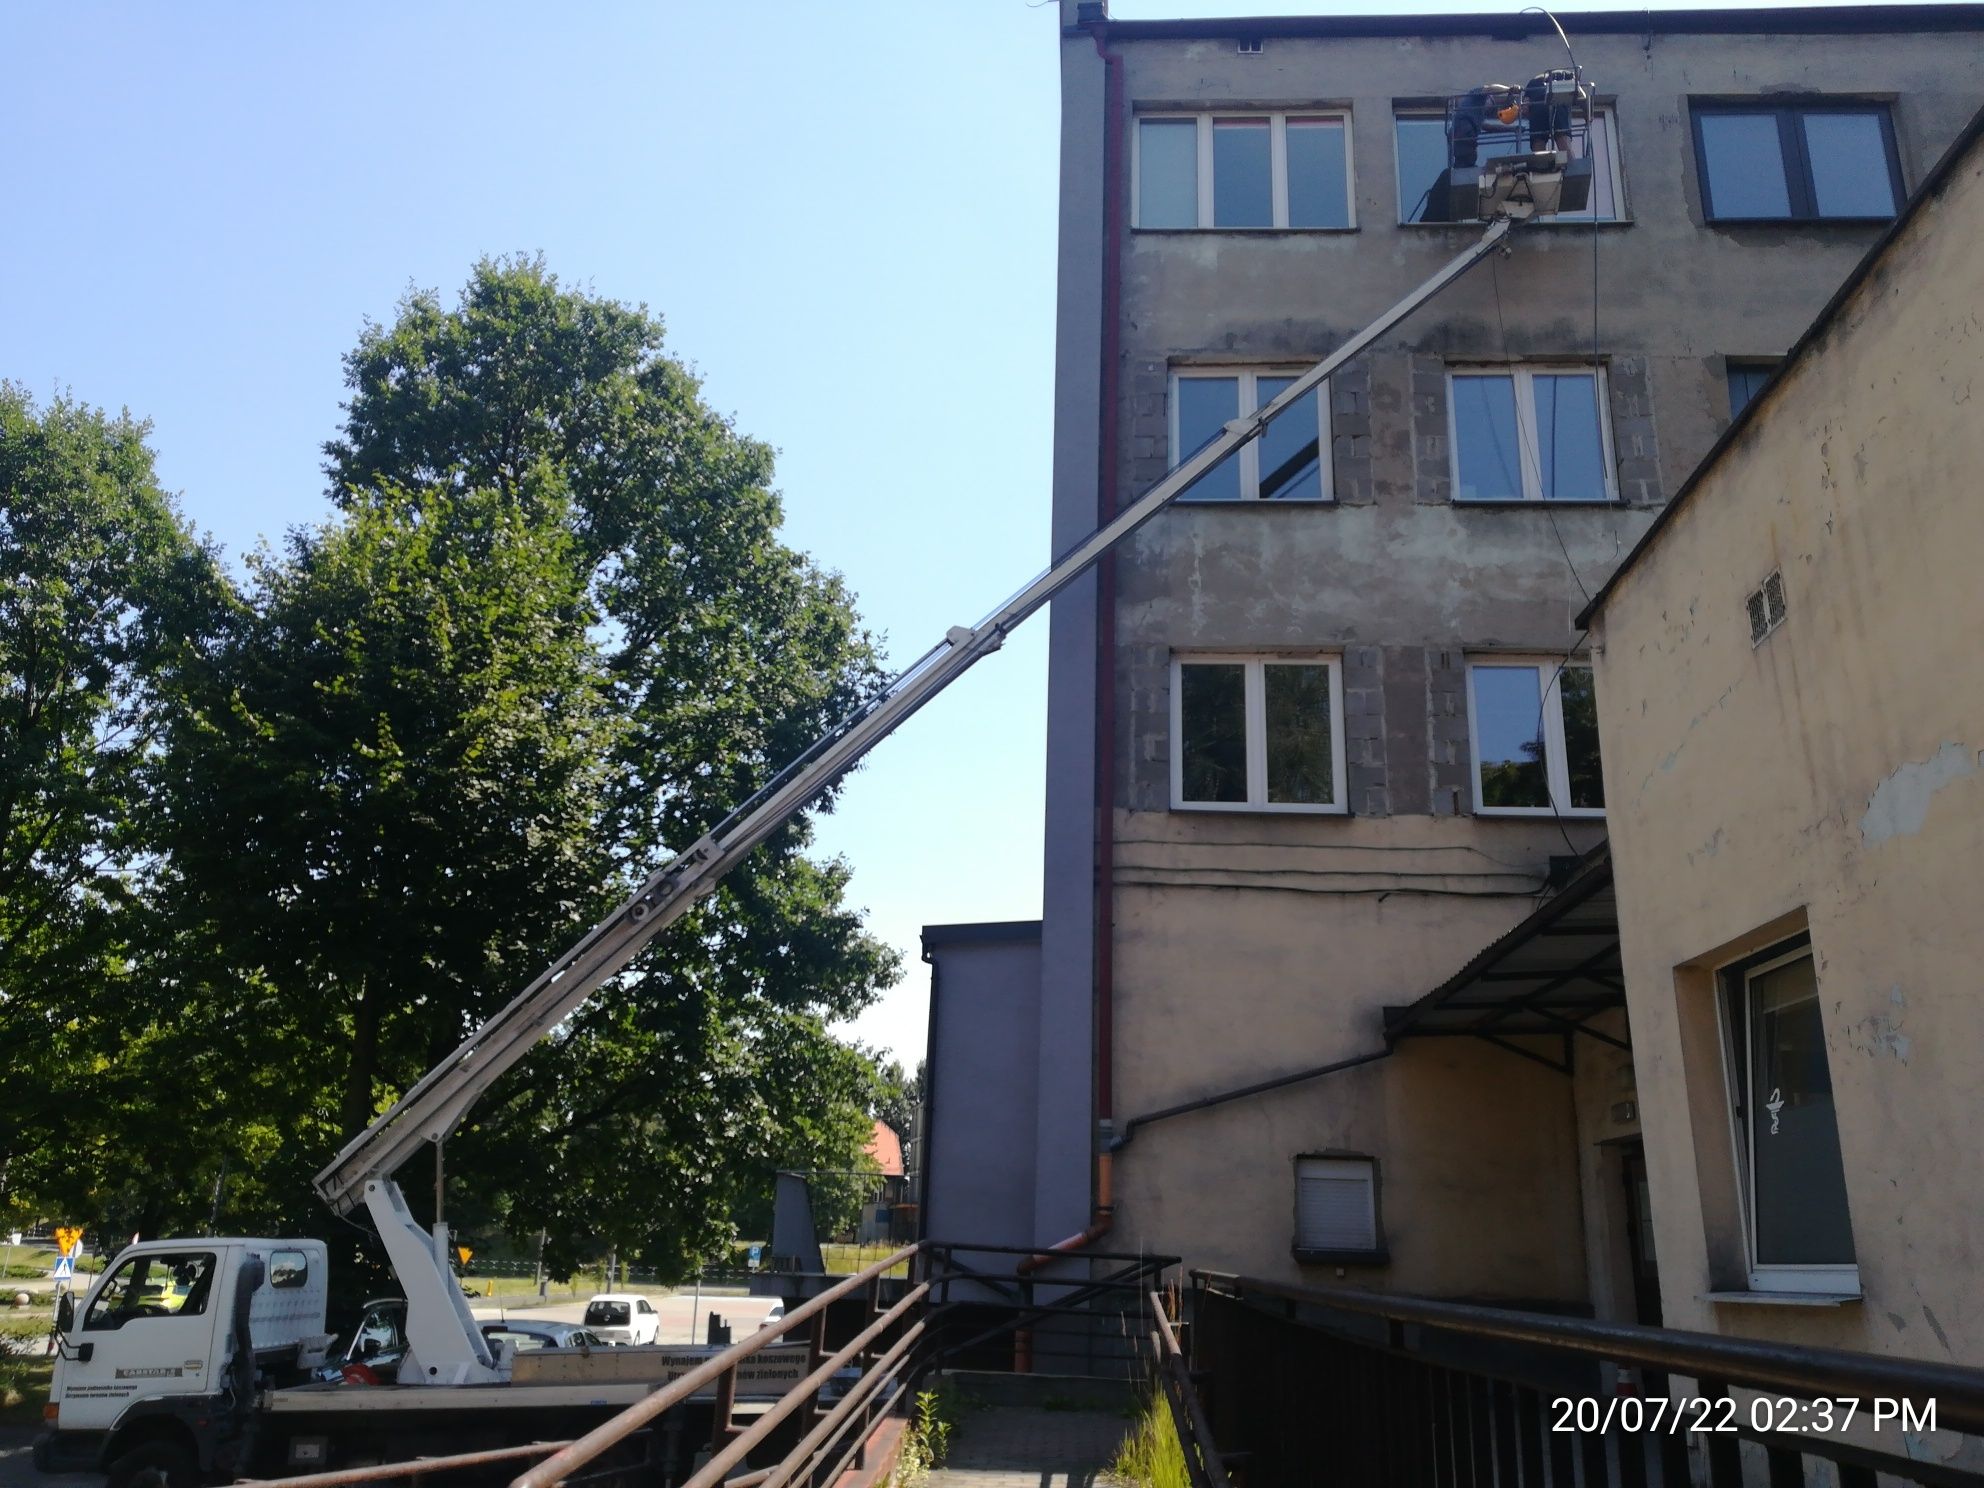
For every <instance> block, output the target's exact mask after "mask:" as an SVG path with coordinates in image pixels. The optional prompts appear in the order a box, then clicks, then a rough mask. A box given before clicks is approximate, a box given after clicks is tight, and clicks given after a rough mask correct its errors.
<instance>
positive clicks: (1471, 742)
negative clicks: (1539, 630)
mask: <svg viewBox="0 0 1984 1488" xmlns="http://www.w3.org/2000/svg"><path fill="white" fill-rule="evenodd" d="M1481 667H1488V668H1491V669H1492V668H1495V667H1504V668H1506V667H1535V668H1536V678H1537V682H1538V684H1539V685H1540V686H1541V687H1542V689H1543V691H1542V696H1541V697H1540V698H1539V699H1538V702H1539V705H1540V707H1541V710H1542V714H1543V778H1544V779H1545V780H1546V781H1547V782H1548V783H1549V787H1550V804H1549V805H1548V806H1484V805H1483V804H1482V803H1481V729H1480V726H1479V724H1478V723H1477V722H1476V720H1475V716H1474V673H1475V671H1476V669H1477V668H1481ZM1572 667H1579V668H1582V669H1583V670H1585V671H1590V670H1591V662H1590V661H1589V660H1586V659H1583V658H1573V659H1572V660H1570V661H1565V660H1564V658H1563V657H1561V656H1500V655H1497V654H1495V653H1494V652H1483V653H1480V654H1477V655H1472V656H1469V657H1468V658H1467V754H1468V765H1467V769H1468V775H1469V777H1470V778H1471V779H1472V781H1473V787H1472V789H1473V792H1474V814H1475V815H1476V816H1526V817H1531V818H1534V817H1539V816H1575V817H1579V818H1583V819H1586V820H1603V819H1604V816H1605V808H1604V807H1603V806H1573V805H1572V804H1571V760H1570V750H1569V748H1568V747H1567V746H1566V744H1565V742H1564V698H1563V693H1562V692H1561V691H1560V690H1559V687H1558V679H1559V678H1560V677H1561V676H1562V674H1563V673H1564V672H1565V671H1568V670H1569V669H1570V668H1572ZM1602 747H1603V746H1602V745H1601V748H1602Z"/></svg>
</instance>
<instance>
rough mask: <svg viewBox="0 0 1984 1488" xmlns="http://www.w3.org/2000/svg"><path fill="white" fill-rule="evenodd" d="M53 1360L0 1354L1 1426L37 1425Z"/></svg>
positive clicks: (53, 1376) (49, 1380)
mask: <svg viewBox="0 0 1984 1488" xmlns="http://www.w3.org/2000/svg"><path fill="white" fill-rule="evenodd" d="M54 1378H55V1361H54V1360H53V1359H48V1358H39V1359H38V1358H25V1357H21V1356H18V1355H8V1354H0V1425H5V1426H39V1425H40V1424H41V1408H42V1407H43V1406H44V1405H46V1404H47V1403H48V1386H49V1384H50V1382H51V1381H53V1379H54Z"/></svg>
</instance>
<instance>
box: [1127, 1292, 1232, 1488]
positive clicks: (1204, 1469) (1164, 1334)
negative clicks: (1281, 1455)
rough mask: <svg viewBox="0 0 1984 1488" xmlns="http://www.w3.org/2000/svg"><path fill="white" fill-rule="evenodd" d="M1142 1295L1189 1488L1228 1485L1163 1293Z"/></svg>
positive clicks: (1158, 1371) (1224, 1468)
mask: <svg viewBox="0 0 1984 1488" xmlns="http://www.w3.org/2000/svg"><path fill="white" fill-rule="evenodd" d="M1145 1295H1146V1296H1148V1297H1149V1298H1150V1315H1151V1320H1152V1322H1153V1323H1155V1324H1156V1326H1155V1327H1153V1328H1152V1329H1151V1334H1150V1338H1151V1350H1152V1352H1153V1353H1154V1354H1155V1355H1156V1359H1157V1378H1158V1383H1159V1384H1160V1385H1161V1386H1162V1387H1163V1390H1164V1397H1165V1400H1166V1401H1167V1403H1168V1404H1169V1407H1170V1410H1171V1425H1172V1428H1173V1429H1174V1430H1175V1431H1176V1432H1177V1433H1178V1444H1179V1446H1181V1447H1183V1448H1184V1456H1185V1474H1186V1476H1187V1477H1189V1478H1190V1479H1191V1480H1192V1488H1230V1483H1229V1480H1228V1479H1227V1476H1226V1464H1225V1463H1224V1461H1223V1460H1222V1459H1221V1458H1220V1455H1219V1449H1218V1448H1217V1447H1215V1446H1214V1445H1213V1440H1212V1427H1211V1425H1210V1424H1208V1422H1207V1421H1206V1410H1205V1406H1204V1404H1203V1403H1202V1402H1201V1401H1200V1399H1199V1392H1198V1388H1197V1387H1196V1386H1195V1385H1193V1383H1192V1371H1191V1369H1190V1368H1189V1367H1188V1366H1187V1365H1186V1363H1185V1354H1184V1351H1183V1350H1181V1349H1180V1348H1179V1347H1178V1335H1177V1334H1176V1333H1175V1332H1173V1331H1172V1328H1171V1319H1170V1317H1169V1316H1168V1315H1167V1314H1166V1312H1165V1310H1164V1297H1163V1294H1162V1293H1159V1292H1148V1293H1146V1294H1145Z"/></svg>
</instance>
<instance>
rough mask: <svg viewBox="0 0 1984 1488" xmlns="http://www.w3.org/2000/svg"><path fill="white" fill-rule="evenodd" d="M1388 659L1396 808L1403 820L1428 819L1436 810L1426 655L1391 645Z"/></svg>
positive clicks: (1389, 771)
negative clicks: (1417, 817)
mask: <svg viewBox="0 0 1984 1488" xmlns="http://www.w3.org/2000/svg"><path fill="white" fill-rule="evenodd" d="M1384 657H1385V668H1384V670H1385V676H1384V695H1385V777H1386V785H1387V789H1388V792H1389V795H1390V798H1391V808H1392V810H1393V811H1394V812H1395V813H1397V814H1398V815H1400V816H1424V815H1426V814H1427V813H1428V812H1430V811H1431V810H1432V809H1433V775H1432V771H1431V770H1430V769H1428V768H1427V761H1428V760H1429V759H1430V758H1431V753H1432V747H1433V746H1432V740H1431V736H1430V734H1429V733H1428V715H1427V711H1426V700H1427V697H1428V693H1427V685H1426V673H1427V656H1426V652H1425V651H1424V650H1422V649H1421V648H1420V647H1418V646H1387V647H1385V651H1384Z"/></svg>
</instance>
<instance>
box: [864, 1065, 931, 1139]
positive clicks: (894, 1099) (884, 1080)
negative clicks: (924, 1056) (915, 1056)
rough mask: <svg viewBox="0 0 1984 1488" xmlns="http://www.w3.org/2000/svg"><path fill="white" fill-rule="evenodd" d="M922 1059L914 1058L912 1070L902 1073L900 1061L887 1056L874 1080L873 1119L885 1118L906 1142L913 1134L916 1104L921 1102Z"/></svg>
mask: <svg viewBox="0 0 1984 1488" xmlns="http://www.w3.org/2000/svg"><path fill="white" fill-rule="evenodd" d="M923 1066H924V1061H923V1060H921V1059H919V1060H917V1061H916V1073H915V1074H913V1075H908V1074H904V1073H903V1068H902V1063H901V1061H899V1060H895V1059H891V1060H889V1061H888V1062H887V1063H885V1064H883V1065H882V1067H881V1070H880V1077H879V1079H878V1081H877V1091H878V1093H877V1095H876V1097H875V1104H874V1107H873V1111H874V1116H875V1119H876V1120H877V1121H886V1122H887V1123H888V1124H889V1126H890V1127H891V1128H893V1129H894V1131H895V1134H896V1135H897V1136H898V1137H900V1138H902V1139H903V1141H905V1142H907V1141H909V1139H910V1138H911V1137H913V1136H914V1135H915V1134H916V1108H917V1107H918V1106H920V1105H921V1104H922V1103H923Z"/></svg>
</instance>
